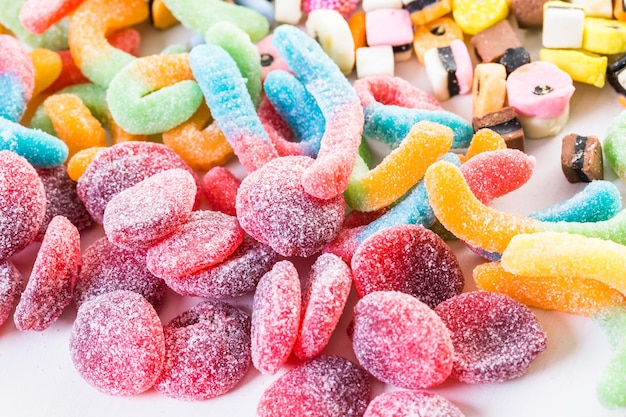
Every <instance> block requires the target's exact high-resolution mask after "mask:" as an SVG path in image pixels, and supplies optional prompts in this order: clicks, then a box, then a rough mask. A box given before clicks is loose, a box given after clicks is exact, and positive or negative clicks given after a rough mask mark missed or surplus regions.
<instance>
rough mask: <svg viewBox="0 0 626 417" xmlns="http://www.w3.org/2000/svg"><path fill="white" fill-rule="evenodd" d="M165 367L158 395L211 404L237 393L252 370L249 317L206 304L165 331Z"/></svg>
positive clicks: (229, 308)
mask: <svg viewBox="0 0 626 417" xmlns="http://www.w3.org/2000/svg"><path fill="white" fill-rule="evenodd" d="M164 332H165V363H164V365H163V372H162V373H161V375H160V376H159V378H158V380H157V381H156V384H155V386H154V387H155V389H156V390H157V391H159V392H161V393H163V394H165V395H167V396H169V397H173V398H177V399H181V400H207V399H210V398H214V397H217V396H219V395H222V394H225V393H227V392H228V391H230V390H231V389H233V388H234V387H235V386H236V385H237V383H239V381H241V379H242V378H243V377H244V376H245V375H246V373H247V372H248V369H249V368H250V362H251V357H250V316H248V314H246V313H244V312H243V311H241V310H239V309H237V308H235V307H233V306H231V305H229V304H227V303H224V302H222V301H205V302H203V303H201V304H198V305H197V306H195V307H193V308H191V309H190V310H188V311H186V312H184V313H182V314H181V315H179V316H178V317H176V318H174V319H173V320H172V321H171V322H170V323H168V324H167V325H166V326H165V327H164Z"/></svg>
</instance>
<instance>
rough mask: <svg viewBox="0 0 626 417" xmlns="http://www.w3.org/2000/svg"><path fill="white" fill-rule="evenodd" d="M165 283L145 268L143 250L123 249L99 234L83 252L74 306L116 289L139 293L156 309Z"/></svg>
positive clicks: (160, 300)
mask: <svg viewBox="0 0 626 417" xmlns="http://www.w3.org/2000/svg"><path fill="white" fill-rule="evenodd" d="M165 288H166V287H165V283H164V282H163V280H161V279H160V278H157V277H155V276H154V275H152V273H150V271H148V268H146V252H145V250H126V249H123V248H120V247H118V246H116V245H114V244H113V243H111V242H109V240H108V239H107V238H106V237H102V238H100V239H98V240H96V241H95V242H94V243H92V244H91V245H90V246H89V247H88V248H87V249H85V251H84V252H83V254H82V257H81V269H80V274H79V275H78V278H77V279H76V287H75V289H74V302H75V303H76V306H77V307H80V306H81V305H82V304H83V303H85V302H86V301H88V300H91V299H92V298H95V297H97V296H99V295H102V294H104V293H107V292H113V291H117V290H127V291H133V292H136V293H138V294H141V295H142V296H144V297H145V299H146V300H147V301H148V302H149V303H150V304H152V305H153V306H154V308H155V309H158V308H159V307H160V306H161V304H162V302H163V298H164V297H165Z"/></svg>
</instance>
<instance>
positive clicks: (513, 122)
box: [489, 117, 522, 136]
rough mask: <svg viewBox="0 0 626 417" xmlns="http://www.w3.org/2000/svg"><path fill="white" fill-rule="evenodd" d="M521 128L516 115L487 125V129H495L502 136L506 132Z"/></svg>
mask: <svg viewBox="0 0 626 417" xmlns="http://www.w3.org/2000/svg"><path fill="white" fill-rule="evenodd" d="M521 128H522V125H521V124H520V122H519V120H517V117H514V118H512V119H510V120H507V121H506V122H502V123H498V124H497V125H493V126H489V129H491V130H493V131H495V132H496V133H497V134H499V135H500V136H504V135H506V134H507V133H512V132H517V131H518V130H520V129H521Z"/></svg>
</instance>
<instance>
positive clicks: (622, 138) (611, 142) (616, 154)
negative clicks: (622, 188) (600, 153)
mask: <svg viewBox="0 0 626 417" xmlns="http://www.w3.org/2000/svg"><path fill="white" fill-rule="evenodd" d="M604 155H605V157H606V162H607V164H608V165H609V167H610V168H611V169H612V170H613V171H614V172H615V173H616V174H617V176H618V177H620V178H621V179H623V180H626V110H624V111H623V112H622V113H620V114H619V115H618V116H617V117H615V118H614V119H613V120H612V121H611V123H610V124H609V128H608V131H607V135H606V139H605V140H604Z"/></svg>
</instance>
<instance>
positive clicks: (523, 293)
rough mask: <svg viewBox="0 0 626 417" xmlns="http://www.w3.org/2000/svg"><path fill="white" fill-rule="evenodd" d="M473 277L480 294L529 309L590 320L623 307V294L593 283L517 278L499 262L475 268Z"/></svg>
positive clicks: (625, 298)
mask: <svg viewBox="0 0 626 417" xmlns="http://www.w3.org/2000/svg"><path fill="white" fill-rule="evenodd" d="M472 275H473V277H474V282H475V283H476V286H477V287H478V289H479V290H482V291H492V292H498V293H501V294H506V295H508V296H509V297H511V298H513V299H515V300H517V301H519V302H520V303H522V304H524V305H527V306H529V307H537V308H543V309H545V310H556V311H562V312H565V313H570V314H578V315H582V316H587V317H592V316H595V315H597V314H600V313H602V312H604V311H608V310H611V309H615V308H623V307H624V306H626V296H624V294H622V293H621V292H619V291H618V290H616V289H613V288H611V287H610V286H608V285H607V284H604V283H602V282H600V281H596V280H595V279H578V278H576V277H571V276H569V275H551V276H538V275H525V276H522V275H516V274H513V273H510V272H507V271H505V270H504V268H502V265H501V264H500V263H499V262H488V263H484V264H481V265H478V266H476V267H475V268H474V270H473V272H472Z"/></svg>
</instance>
